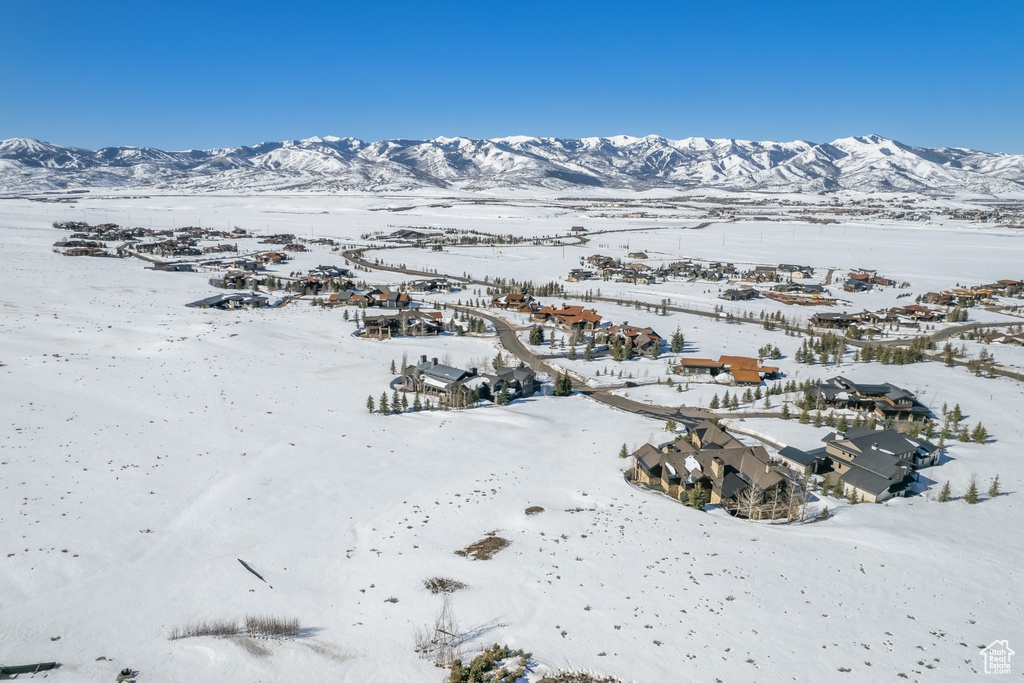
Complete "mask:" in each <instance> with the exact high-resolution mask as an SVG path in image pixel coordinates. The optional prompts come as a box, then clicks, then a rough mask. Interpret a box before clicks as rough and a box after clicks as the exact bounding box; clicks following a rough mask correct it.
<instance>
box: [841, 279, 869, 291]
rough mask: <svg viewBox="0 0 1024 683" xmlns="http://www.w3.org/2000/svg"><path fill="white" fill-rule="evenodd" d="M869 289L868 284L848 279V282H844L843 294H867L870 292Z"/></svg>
mask: <svg viewBox="0 0 1024 683" xmlns="http://www.w3.org/2000/svg"><path fill="white" fill-rule="evenodd" d="M871 289H872V286H871V283H870V282H865V281H863V280H854V279H849V280H847V281H846V282H844V283H843V291H844V292H851V293H854V294H856V293H858V292H867V291H870V290H871Z"/></svg>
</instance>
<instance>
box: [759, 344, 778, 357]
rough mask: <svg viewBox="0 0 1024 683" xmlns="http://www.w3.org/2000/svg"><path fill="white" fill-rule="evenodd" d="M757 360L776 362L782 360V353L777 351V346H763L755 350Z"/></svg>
mask: <svg viewBox="0 0 1024 683" xmlns="http://www.w3.org/2000/svg"><path fill="white" fill-rule="evenodd" d="M757 357H758V358H771V359H772V360H778V359H780V358H782V351H779V347H778V346H773V345H771V344H765V345H764V346H762V347H761V348H759V349H758V350H757Z"/></svg>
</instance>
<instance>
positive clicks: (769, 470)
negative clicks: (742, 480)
mask: <svg viewBox="0 0 1024 683" xmlns="http://www.w3.org/2000/svg"><path fill="white" fill-rule="evenodd" d="M764 471H765V472H771V471H772V466H771V465H770V464H768V463H765V464H764Z"/></svg>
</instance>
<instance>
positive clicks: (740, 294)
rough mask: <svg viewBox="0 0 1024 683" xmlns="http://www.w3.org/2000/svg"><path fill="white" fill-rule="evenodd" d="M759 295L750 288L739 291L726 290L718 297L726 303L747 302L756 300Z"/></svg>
mask: <svg viewBox="0 0 1024 683" xmlns="http://www.w3.org/2000/svg"><path fill="white" fill-rule="evenodd" d="M760 295H761V293H760V292H759V291H757V290H756V289H754V288H752V287H743V288H741V289H727V290H725V291H724V292H722V294H721V295H720V296H719V298H720V299H725V300H726V301H749V300H751V299H756V298H757V297H759V296H760Z"/></svg>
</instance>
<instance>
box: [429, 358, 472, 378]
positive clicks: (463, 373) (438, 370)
mask: <svg viewBox="0 0 1024 683" xmlns="http://www.w3.org/2000/svg"><path fill="white" fill-rule="evenodd" d="M416 369H417V370H419V371H420V372H421V373H423V374H424V375H427V376H428V377H436V378H439V379H444V380H447V381H449V382H457V381H459V380H460V379H462V378H464V377H468V376H470V373H469V371H468V370H463V369H462V368H453V367H451V366H449V365H431V364H430V361H427V362H426V363H420V364H419V365H417V366H416Z"/></svg>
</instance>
